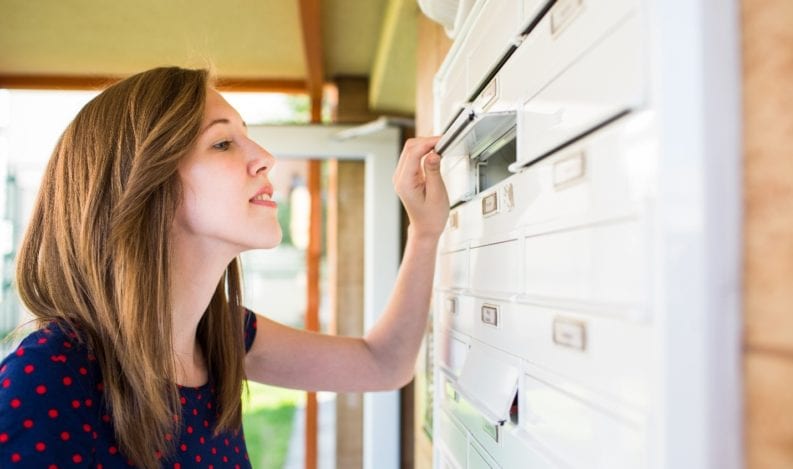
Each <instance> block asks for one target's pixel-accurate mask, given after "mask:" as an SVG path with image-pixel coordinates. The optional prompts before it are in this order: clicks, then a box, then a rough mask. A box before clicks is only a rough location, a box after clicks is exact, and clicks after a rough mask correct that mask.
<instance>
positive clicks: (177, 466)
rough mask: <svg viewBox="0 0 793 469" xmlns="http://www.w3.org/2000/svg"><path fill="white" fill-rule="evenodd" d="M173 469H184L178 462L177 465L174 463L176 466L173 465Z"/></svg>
mask: <svg viewBox="0 0 793 469" xmlns="http://www.w3.org/2000/svg"><path fill="white" fill-rule="evenodd" d="M173 469H182V465H181V464H179V463H178V462H177V463H174V464H173Z"/></svg>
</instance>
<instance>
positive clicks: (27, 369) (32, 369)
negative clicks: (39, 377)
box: [22, 364, 36, 374]
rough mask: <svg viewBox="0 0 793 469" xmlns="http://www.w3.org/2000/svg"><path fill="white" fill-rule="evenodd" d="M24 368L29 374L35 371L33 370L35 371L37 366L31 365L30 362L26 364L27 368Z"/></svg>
mask: <svg viewBox="0 0 793 469" xmlns="http://www.w3.org/2000/svg"><path fill="white" fill-rule="evenodd" d="M22 370H23V371H24V372H25V373H27V374H31V373H33V371H35V370H36V367H35V366H33V365H30V364H28V365H25V368H23V369H22Z"/></svg>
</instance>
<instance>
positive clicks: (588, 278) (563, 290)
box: [524, 220, 649, 318]
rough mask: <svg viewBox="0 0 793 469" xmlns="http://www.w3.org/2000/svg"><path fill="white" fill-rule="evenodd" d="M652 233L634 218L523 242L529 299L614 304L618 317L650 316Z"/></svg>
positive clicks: (528, 239)
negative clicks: (650, 235) (650, 238)
mask: <svg viewBox="0 0 793 469" xmlns="http://www.w3.org/2000/svg"><path fill="white" fill-rule="evenodd" d="M648 235H649V233H648V232H647V230H646V227H645V226H644V225H643V224H641V223H640V222H639V221H636V220H626V221H622V222H614V223H607V224H599V225H594V226H589V227H584V228H578V229H572V230H567V231H561V232H558V233H550V234H544V235H539V236H532V237H528V238H526V239H525V246H524V256H525V265H524V268H525V277H524V278H525V291H526V294H527V295H528V296H529V297H538V298H542V299H545V298H547V299H554V298H556V299H560V300H563V301H566V302H571V301H572V302H583V303H594V304H597V305H613V306H614V308H613V309H612V310H613V312H614V314H622V315H624V314H626V313H625V311H626V310H627V311H630V315H631V316H632V317H634V318H640V317H643V316H644V315H645V314H646V309H647V303H648V290H649V286H648V282H649V279H648V276H649V266H648V264H647V255H648V249H649V247H648V243H647V237H648Z"/></svg>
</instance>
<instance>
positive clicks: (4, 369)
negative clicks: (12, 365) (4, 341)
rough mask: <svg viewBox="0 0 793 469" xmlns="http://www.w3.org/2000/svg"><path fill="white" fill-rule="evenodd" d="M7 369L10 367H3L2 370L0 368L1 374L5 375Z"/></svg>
mask: <svg viewBox="0 0 793 469" xmlns="http://www.w3.org/2000/svg"><path fill="white" fill-rule="evenodd" d="M7 369H8V365H3V366H2V368H0V373H5V372H6V370H7Z"/></svg>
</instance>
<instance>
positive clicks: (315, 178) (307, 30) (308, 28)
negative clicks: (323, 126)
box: [300, 0, 325, 469]
mask: <svg viewBox="0 0 793 469" xmlns="http://www.w3.org/2000/svg"><path fill="white" fill-rule="evenodd" d="M300 24H301V32H302V34H303V48H304V54H305V58H306V72H307V73H306V88H308V96H309V99H310V101H311V123H312V124H318V123H320V122H321V120H322V89H323V85H324V81H325V76H324V75H325V73H324V70H323V67H322V31H321V26H320V11H319V0H300ZM308 164H309V176H308V190H309V193H310V194H311V222H310V225H309V230H310V236H309V247H308V255H307V256H306V261H307V263H308V265H307V268H308V272H307V274H308V278H307V279H306V280H307V284H308V310H307V311H306V329H308V330H310V331H317V330H318V329H319V261H320V256H321V231H320V227H321V223H322V220H321V214H322V207H321V205H320V204H321V200H320V190H321V187H320V165H321V162H320V161H316V160H312V161H310V162H309V163H308ZM317 417H318V416H317V396H316V393H313V392H309V393H308V394H307V395H306V460H305V468H306V469H316V468H317V460H318V459H317V431H318V428H317V427H318V425H317V422H318V418H317Z"/></svg>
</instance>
